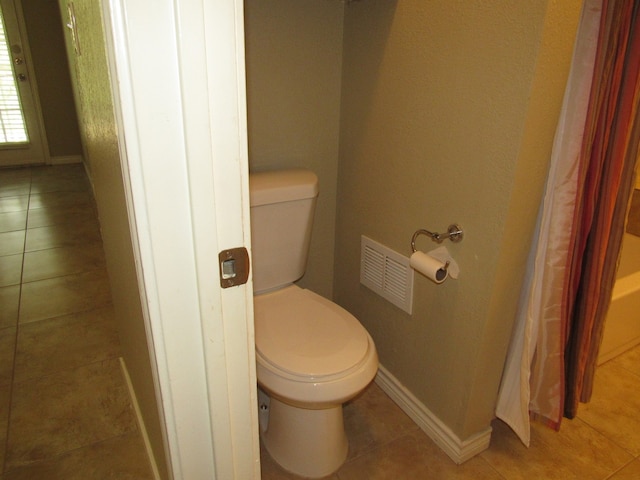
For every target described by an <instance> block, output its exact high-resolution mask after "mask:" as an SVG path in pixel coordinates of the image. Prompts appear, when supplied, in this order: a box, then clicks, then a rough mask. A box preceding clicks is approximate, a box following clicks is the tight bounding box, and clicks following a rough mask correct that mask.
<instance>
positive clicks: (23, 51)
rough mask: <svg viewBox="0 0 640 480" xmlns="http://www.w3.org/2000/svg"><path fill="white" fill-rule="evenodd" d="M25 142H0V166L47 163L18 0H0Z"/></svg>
mask: <svg viewBox="0 0 640 480" xmlns="http://www.w3.org/2000/svg"><path fill="white" fill-rule="evenodd" d="M0 7H1V8H2V15H3V18H4V26H5V31H6V35H7V41H8V43H7V46H8V48H9V53H10V58H11V60H12V63H13V68H14V74H15V76H16V87H17V90H18V94H19V97H20V103H21V105H22V112H23V115H24V119H25V123H26V129H27V132H28V135H29V142H28V143H25V144H17V145H10V144H9V145H0V167H8V166H18V165H30V164H39V163H49V156H48V147H47V140H46V137H45V135H44V121H43V119H42V111H41V109H40V100H39V97H38V87H37V82H36V77H35V73H34V68H33V62H32V60H31V53H30V49H29V41H28V39H27V35H26V27H25V23H24V17H23V14H22V6H21V2H20V0H0Z"/></svg>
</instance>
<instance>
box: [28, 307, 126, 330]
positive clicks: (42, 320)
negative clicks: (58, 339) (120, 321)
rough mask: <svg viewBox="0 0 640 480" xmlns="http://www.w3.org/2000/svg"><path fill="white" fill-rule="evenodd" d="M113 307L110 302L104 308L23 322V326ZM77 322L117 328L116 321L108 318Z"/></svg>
mask: <svg viewBox="0 0 640 480" xmlns="http://www.w3.org/2000/svg"><path fill="white" fill-rule="evenodd" d="M112 305H113V302H109V303H107V304H106V305H102V306H99V307H97V308H90V309H88V310H82V311H80V312H73V313H65V314H63V315H56V316H55V317H48V318H43V319H40V320H34V321H32V322H22V325H23V326H27V325H33V324H36V323H40V322H44V321H47V320H51V321H53V320H56V319H58V318H64V317H70V316H72V315H73V316H75V315H84V314H87V313H89V312H93V311H94V310H102V309H104V308H106V307H109V306H112ZM77 322H82V323H86V324H88V325H94V324H96V323H106V324H110V325H113V327H114V328H115V321H112V320H110V319H108V318H96V319H90V318H84V319H82V320H78V321H77Z"/></svg>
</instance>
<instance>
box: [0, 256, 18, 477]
mask: <svg viewBox="0 0 640 480" xmlns="http://www.w3.org/2000/svg"><path fill="white" fill-rule="evenodd" d="M22 268H23V270H24V252H23V258H22ZM20 275H21V276H22V272H21V273H20ZM21 306H22V282H20V286H19V289H18V309H17V311H16V326H15V338H14V342H13V356H12V359H11V361H12V365H11V380H10V382H11V383H10V385H9V386H8V388H9V405H8V408H7V431H6V435H5V439H4V440H5V445H4V447H5V448H4V452H5V454H4V455H3V459H2V465H0V472H1V473H2V474H3V475H4V469H5V467H6V464H7V455H6V452H8V451H9V431H10V429H9V427H10V424H11V410H12V408H13V403H14V400H15V398H14V392H15V389H14V386H15V376H16V357H17V353H18V336H19V334H20V309H21Z"/></svg>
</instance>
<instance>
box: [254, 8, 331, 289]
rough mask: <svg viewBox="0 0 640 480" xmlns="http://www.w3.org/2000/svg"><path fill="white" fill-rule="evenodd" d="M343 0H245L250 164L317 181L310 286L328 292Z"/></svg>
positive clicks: (307, 285)
mask: <svg viewBox="0 0 640 480" xmlns="http://www.w3.org/2000/svg"><path fill="white" fill-rule="evenodd" d="M343 11H344V5H343V3H342V2H340V1H337V0H336V1H305V2H301V1H300V0H269V1H264V0H247V1H245V26H246V62H247V97H248V124H249V163H250V167H251V169H253V170H264V169H273V168H281V167H292V166H296V167H306V168H310V169H312V170H313V171H315V172H316V174H317V175H318V177H319V180H320V196H319V198H318V203H317V208H316V216H315V221H314V226H313V234H312V239H311V253H310V257H309V263H308V267H307V272H306V274H305V276H304V278H303V279H302V281H301V282H300V284H301V285H302V286H304V287H305V288H310V289H312V290H314V291H316V292H317V293H319V294H321V295H324V296H326V297H329V298H331V296H332V291H333V257H334V236H335V212H336V187H337V172H338V134H339V125H340V75H341V67H342V20H343Z"/></svg>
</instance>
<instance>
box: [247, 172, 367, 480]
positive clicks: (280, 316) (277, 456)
mask: <svg viewBox="0 0 640 480" xmlns="http://www.w3.org/2000/svg"><path fill="white" fill-rule="evenodd" d="M249 191H250V199H251V248H252V269H253V285H254V294H255V296H254V318H255V338H256V340H255V341H256V369H257V377H258V384H259V386H260V388H261V390H260V391H259V398H260V400H259V401H260V437H261V439H262V442H263V444H264V446H265V448H266V449H267V451H268V452H269V454H270V455H271V457H272V458H273V459H274V460H275V461H276V462H277V463H278V464H280V466H282V467H283V468H284V469H286V470H288V471H290V472H292V473H295V474H298V475H301V476H304V477H309V478H318V477H323V476H326V475H330V474H331V473H333V472H334V471H336V470H337V469H338V468H339V467H340V465H342V463H343V462H344V460H345V459H346V457H347V453H348V440H347V437H346V434H345V431H344V424H343V417H342V404H343V403H344V402H346V401H348V400H350V399H351V398H353V397H355V396H356V395H357V394H358V393H360V392H361V391H362V390H363V389H364V388H365V387H366V386H367V385H368V384H369V383H370V382H371V381H372V380H373V378H374V376H375V374H376V371H377V369H378V355H377V352H376V349H375V345H374V343H373V340H372V339H371V336H370V335H369V334H368V333H367V331H366V330H365V328H364V327H363V326H362V325H361V324H360V322H358V320H357V319H356V318H355V317H354V316H353V315H351V314H350V313H349V312H347V311H346V310H345V309H344V308H342V307H340V306H338V305H336V304H335V303H333V302H331V301H330V300H328V299H326V298H324V297H321V296H320V295H318V294H316V293H314V292H312V291H311V290H306V289H303V288H300V287H299V286H297V285H295V284H294V283H293V282H295V281H297V280H298V279H300V278H301V277H302V276H303V274H304V272H305V268H306V260H307V254H308V250H309V243H310V238H311V225H312V219H313V212H314V208H315V202H316V197H317V195H318V179H317V177H316V175H315V174H314V173H313V172H310V171H308V170H302V169H291V170H281V171H271V172H263V173H252V174H250V176H249Z"/></svg>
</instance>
